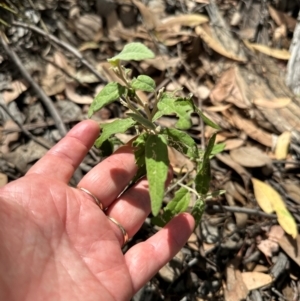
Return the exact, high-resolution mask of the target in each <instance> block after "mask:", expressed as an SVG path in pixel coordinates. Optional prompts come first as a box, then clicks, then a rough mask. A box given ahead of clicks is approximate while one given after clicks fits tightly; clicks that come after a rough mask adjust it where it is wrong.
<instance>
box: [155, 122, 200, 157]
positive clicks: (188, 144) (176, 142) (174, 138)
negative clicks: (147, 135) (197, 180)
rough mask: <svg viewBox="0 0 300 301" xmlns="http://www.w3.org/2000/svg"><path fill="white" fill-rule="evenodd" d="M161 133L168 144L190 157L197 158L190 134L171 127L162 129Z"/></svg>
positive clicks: (196, 151) (195, 145)
mask: <svg viewBox="0 0 300 301" xmlns="http://www.w3.org/2000/svg"><path fill="white" fill-rule="evenodd" d="M161 133H162V134H165V135H166V138H167V140H168V145H169V146H172V147H174V148H175V149H176V150H178V151H179V152H180V153H182V154H184V155H186V156H188V157H189V158H191V159H194V158H198V148H197V144H196V143H195V141H194V139H193V138H191V136H190V135H188V134H187V133H185V132H182V131H179V130H177V129H172V128H169V129H168V128H166V129H163V130H162V132H161Z"/></svg>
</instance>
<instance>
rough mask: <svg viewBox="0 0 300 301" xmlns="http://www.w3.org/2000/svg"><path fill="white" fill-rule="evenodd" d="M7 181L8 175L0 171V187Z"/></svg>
mask: <svg viewBox="0 0 300 301" xmlns="http://www.w3.org/2000/svg"><path fill="white" fill-rule="evenodd" d="M7 182H8V177H7V175H6V174H5V173H2V172H1V173H0V187H3V186H4V185H6V184H7Z"/></svg>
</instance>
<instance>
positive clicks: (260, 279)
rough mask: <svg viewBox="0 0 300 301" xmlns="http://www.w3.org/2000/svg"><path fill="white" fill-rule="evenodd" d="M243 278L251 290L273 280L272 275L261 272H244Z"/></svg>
mask: <svg viewBox="0 0 300 301" xmlns="http://www.w3.org/2000/svg"><path fill="white" fill-rule="evenodd" d="M242 279H243V282H244V283H245V285H246V287H247V289H248V290H249V291H252V290H255V289H258V288H260V287H263V286H266V285H269V284H270V283H272V282H273V278H272V277H271V275H268V274H264V273H259V272H244V273H242Z"/></svg>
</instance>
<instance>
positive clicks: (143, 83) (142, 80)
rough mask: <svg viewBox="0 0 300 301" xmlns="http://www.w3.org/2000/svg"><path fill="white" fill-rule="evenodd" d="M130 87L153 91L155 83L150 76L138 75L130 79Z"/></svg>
mask: <svg viewBox="0 0 300 301" xmlns="http://www.w3.org/2000/svg"><path fill="white" fill-rule="evenodd" d="M131 87H132V88H133V89H135V90H141V91H146V92H154V91H155V88H156V85H155V81H154V80H153V79H152V78H151V77H149V76H147V75H140V76H138V77H137V78H135V79H133V80H132V82H131Z"/></svg>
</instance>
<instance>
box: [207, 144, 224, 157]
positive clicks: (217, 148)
mask: <svg viewBox="0 0 300 301" xmlns="http://www.w3.org/2000/svg"><path fill="white" fill-rule="evenodd" d="M225 146H226V143H218V144H215V145H214V147H213V149H212V151H211V154H210V156H211V157H212V156H215V155H217V154H219V153H221V152H222V151H223V150H224V149H225Z"/></svg>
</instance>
